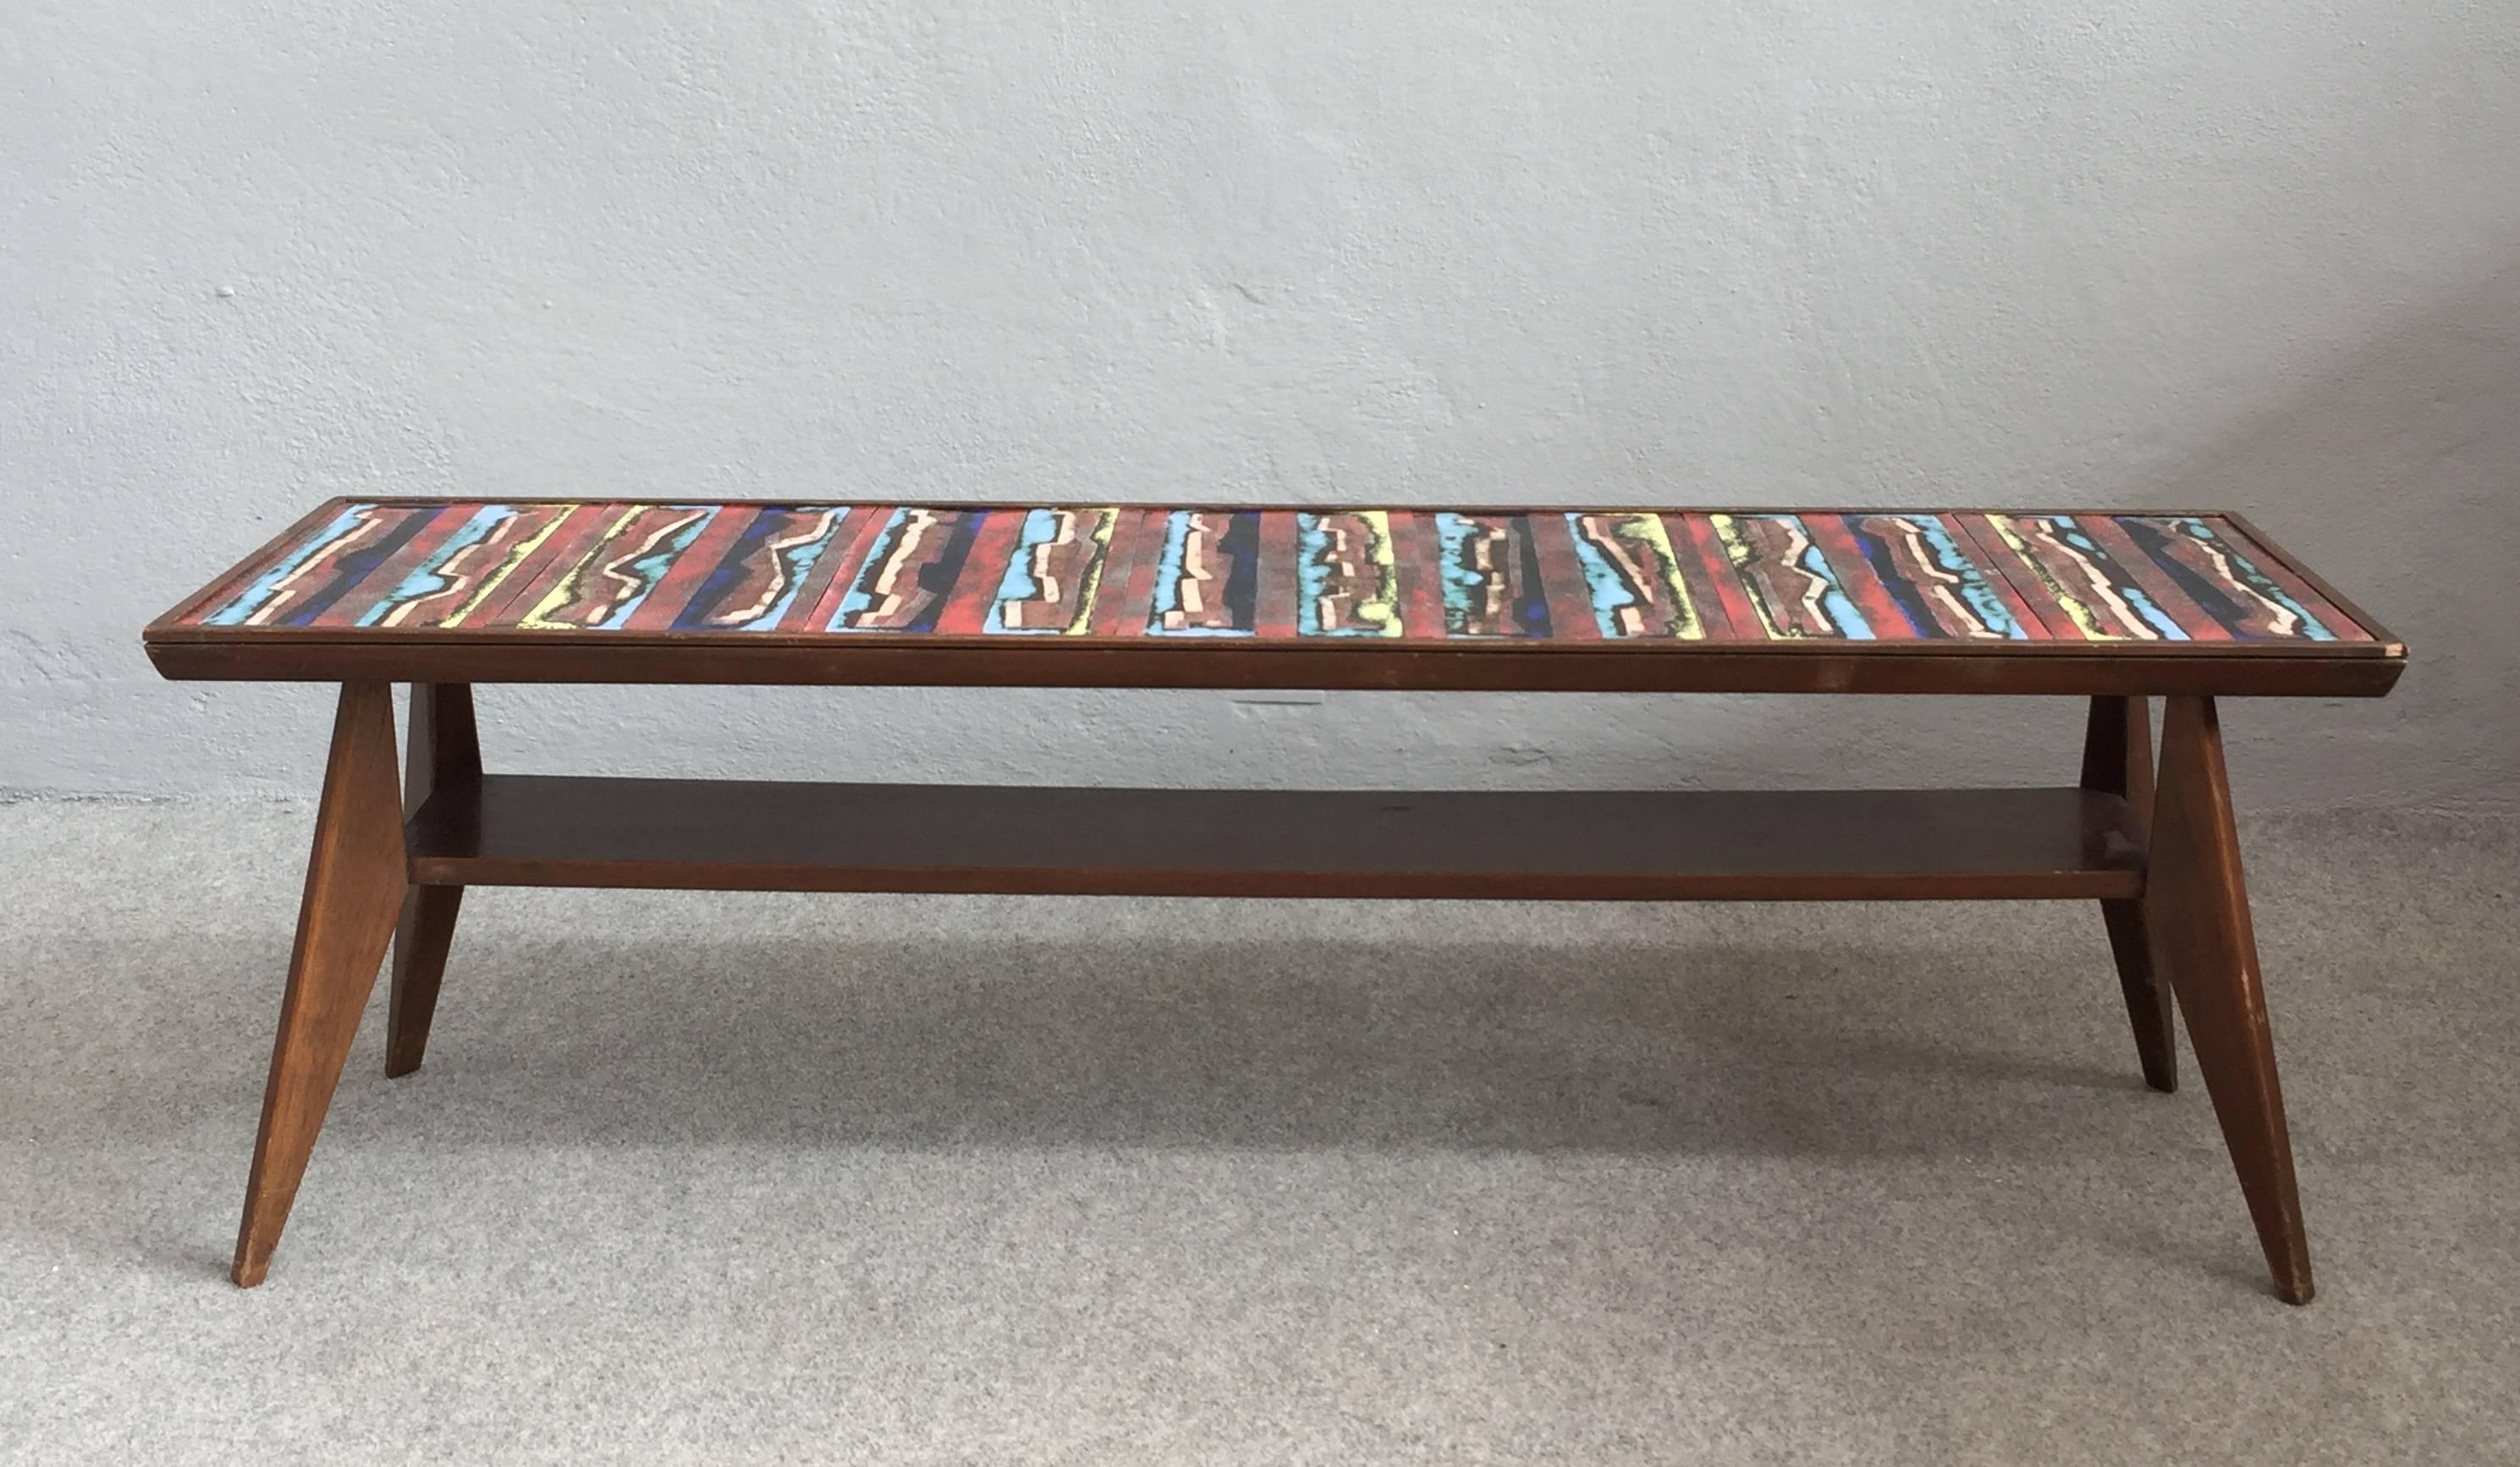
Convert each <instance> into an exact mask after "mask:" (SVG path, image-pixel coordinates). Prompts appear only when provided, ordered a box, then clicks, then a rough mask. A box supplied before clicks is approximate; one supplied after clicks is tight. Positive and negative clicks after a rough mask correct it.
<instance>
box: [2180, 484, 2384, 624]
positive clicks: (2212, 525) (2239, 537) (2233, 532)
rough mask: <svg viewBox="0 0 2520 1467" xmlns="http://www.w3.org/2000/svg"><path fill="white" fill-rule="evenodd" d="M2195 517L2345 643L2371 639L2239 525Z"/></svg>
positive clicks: (2226, 520)
mask: <svg viewBox="0 0 2520 1467" xmlns="http://www.w3.org/2000/svg"><path fill="white" fill-rule="evenodd" d="M2195 517H2196V518H2198V519H2200V520H2202V521H2204V524H2205V527H2206V528H2207V529H2210V530H2212V531H2213V532H2214V536H2215V538H2216V539H2218V540H2220V541H2222V542H2223V544H2224V545H2225V546H2227V547H2228V548H2229V549H2230V551H2231V552H2232V553H2233V554H2235V555H2237V556H2240V557H2241V558H2243V559H2245V560H2247V561H2248V562H2249V563H2250V564H2251V565H2254V566H2256V567H2257V569H2258V574H2260V575H2262V576H2265V577H2266V578H2267V579H2268V580H2270V581H2273V582H2274V583H2275V584H2276V585H2278V586H2280V587H2282V588H2283V590H2284V594H2285V595H2287V596H2289V597H2291V598H2292V599H2293V600H2296V601H2299V602H2300V603H2301V605H2302V607H2303V609H2305V610H2307V611H2309V612H2310V614H2311V615H2313V616H2316V617H2318V619H2319V621H2320V623H2321V624H2323V625H2324V626H2325V627H2326V628H2327V630H2329V631H2331V632H2333V633H2335V634H2336V635H2337V636H2338V637H2340V638H2342V639H2344V640H2346V641H2348V642H2370V641H2373V640H2374V639H2373V638H2372V636H2371V633H2370V629H2368V628H2366V627H2364V626H2363V624H2362V623H2361V622H2359V621H2356V620H2355V619H2354V618H2353V617H2351V616H2348V615H2346V614H2345V608H2344V607H2342V606H2339V605H2337V604H2336V603H2335V602H2334V601H2331V600H2328V599H2327V598H2325V597H2323V596H2321V595H2319V594H2318V592H2317V591H2314V590H2312V589H2311V585H2310V583H2309V582H2308V581H2305V580H2303V579H2302V578H2301V577H2299V576H2297V575H2295V574H2293V573H2292V571H2291V569H2290V568H2288V567H2287V566H2286V565H2285V564H2284V563H2283V562H2282V561H2281V560H2278V559H2276V558H2275V556H2274V555H2273V552H2271V551H2269V550H2268V549H2267V548H2266V547H2265V546H2263V545H2260V544H2259V543H2258V542H2256V541H2254V540H2252V539H2250V538H2249V537H2248V536H2246V535H2243V534H2241V533H2240V531H2239V527H2238V526H2236V525H2234V524H2232V523H2231V522H2230V521H2229V520H2228V519H2225V518H2223V517H2221V516H2220V515H2209V514H2200V515H2197V516H2195ZM2169 533H2171V534H2173V535H2177V534H2181V533H2183V531H2181V530H2179V529H2178V528H2177V527H2175V526H2173V527H2171V528H2170V530H2169Z"/></svg>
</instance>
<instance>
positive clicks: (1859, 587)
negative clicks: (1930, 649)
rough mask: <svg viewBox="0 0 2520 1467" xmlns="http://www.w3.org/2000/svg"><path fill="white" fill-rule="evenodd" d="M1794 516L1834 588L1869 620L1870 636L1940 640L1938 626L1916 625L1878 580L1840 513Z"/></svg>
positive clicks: (1897, 639) (1903, 640)
mask: <svg viewBox="0 0 2520 1467" xmlns="http://www.w3.org/2000/svg"><path fill="white" fill-rule="evenodd" d="M1798 517H1799V518H1800V519H1801V520H1802V522H1803V529H1804V530H1805V531H1806V532H1807V533H1809V534H1810V536H1811V538H1812V544H1814V545H1816V546H1819V547H1820V555H1821V558H1822V559H1823V560H1824V561H1826V562H1827V563H1828V568H1829V571H1830V573H1831V574H1833V575H1834V576H1835V577H1836V579H1837V589H1838V590H1839V591H1840V592H1842V593H1844V594H1845V596H1846V599H1847V600H1851V601H1853V602H1855V608H1856V609H1857V610H1859V611H1861V612H1863V613H1864V619H1865V620H1866V621H1867V622H1869V623H1870V624H1871V626H1872V636H1873V638H1874V640H1876V641H1888V642H1919V641H1925V640H1928V639H1931V640H1934V641H1941V640H1942V629H1941V628H1939V627H1935V628H1931V629H1928V628H1924V627H1919V626H1917V625H1915V624H1914V623H1913V622H1912V621H1910V620H1909V619H1908V608H1907V607H1905V606H1902V605H1900V604H1899V599H1898V598H1897V597H1895V596H1892V595H1891V594H1890V588H1889V587H1887V586H1885V585H1883V584H1881V575H1880V573H1879V572H1878V571H1876V570H1874V569H1873V568H1872V562H1871V561H1870V560H1868V559H1867V558H1866V557H1865V555H1864V548H1863V547H1862V546H1859V545H1857V544H1856V543H1855V535H1854V533H1853V532H1852V531H1850V530H1849V529H1847V527H1846V520H1845V518H1844V517H1843V516H1840V515H1836V514H1805V515H1801V516H1798Z"/></svg>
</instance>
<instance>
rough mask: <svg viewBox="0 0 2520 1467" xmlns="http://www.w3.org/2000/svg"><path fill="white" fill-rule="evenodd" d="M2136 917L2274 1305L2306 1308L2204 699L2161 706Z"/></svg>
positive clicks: (2280, 1115)
mask: <svg viewBox="0 0 2520 1467" xmlns="http://www.w3.org/2000/svg"><path fill="white" fill-rule="evenodd" d="M2143 913H2144V918H2145V920H2146V922H2147V923H2148V924H2149V925H2150V927H2151V930H2152V944H2153V956H2154V960H2155V962H2156V963H2157V964H2158V965H2159V967H2160V968H2161V970H2162V971H2164V972H2166V973H2167V974H2168V975H2169V977H2170V982H2171V985H2172V987H2173V988H2174V989H2175V990H2176V991H2177V992H2178V995H2179V1006H2180V1008H2181V1009H2182V1010H2183V1011H2184V1012H2185V1013H2186V1015H2187V1038H2188V1042H2189V1044H2191V1045H2193V1046H2194V1047H2195V1050H2196V1068H2197V1070H2198V1071H2199V1072H2200V1073H2201V1074H2203V1076H2204V1077H2205V1089H2206V1091H2207V1092H2208V1093H2209V1094H2211V1095H2212V1096H2213V1097H2214V1113H2215V1115H2216V1116H2217V1117H2218V1118H2220V1120H2221V1121H2222V1123H2223V1139H2224V1141H2225V1143H2226V1144H2228V1146H2229V1147H2230V1151H2231V1162H2232V1165H2233V1166H2234V1167H2235V1168H2237V1169H2238V1171H2239V1174H2240V1190H2241V1191H2242V1192H2243V1193H2245V1194H2246V1195H2247V1197H2248V1200H2249V1215H2250V1217H2251V1218H2252V1219H2253V1220H2254V1221H2255V1222H2256V1223H2257V1228H2258V1241H2259V1243H2260V1244H2261V1245H2263V1246H2264V1248H2265V1249H2266V1255H2267V1265H2268V1267H2270V1268H2271V1269H2273V1273H2274V1285H2275V1293H2276V1295H2277V1296H2278V1297H2280V1298H2282V1299H2283V1300H2284V1301H2285V1302H2286V1303H2288V1304H2308V1303H2309V1302H2310V1298H2311V1294H2312V1292H2313V1285H2312V1282H2311V1275H2310V1240H2309V1237H2308V1234H2307V1232H2306V1230H2305V1229H2304V1227H2303V1225H2302V1220H2301V1189H2300V1183H2299V1182H2298V1181H2297V1180H2296V1179H2295V1178H2294V1175H2293V1164H2292V1138H2291V1135H2290V1133H2289V1132H2288V1131H2287V1130H2286V1128H2285V1125H2284V1108H2283V1090H2282V1088H2281V1086H2280V1085H2279V1084H2278V1083H2277V1081H2276V1078H2275V1050H2274V1036H2273V1031H2272V1029H2271V1028H2270V1027H2269V1025H2268V1022H2267V1000H2266V990H2265V985H2264V982H2263V981H2262V979H2261V978H2260V976H2259V972H2258V945H2257V937H2256V934H2255V933H2254V932H2253V931H2252V930H2251V928H2250V924H2249V896H2248V888H2247V884H2246V883H2245V882H2244V881H2243V880H2242V877H2241V873H2240V844H2239V835H2238V832H2237V830H2236V828H2235V827H2234V825H2233V823H2232V814H2231V787H2230V779H2229V776H2228V773H2227V771H2226V770H2225V767H2224V763H2223V733H2222V724H2221V720H2220V718H2219V717H2218V715H2217V714H2216V711H2215V707H2214V700H2213V699H2211V698H2202V697H2178V698H2172V699H2171V700H2170V706H2169V711H2168V713H2167V715H2166V716H2165V718H2164V720H2163V725H2162V736H2161V787H2160V791H2159V795H2158V799H2157V803H2156V805H2155V814H2154V822H2153V833H2152V870H2151V875H2150V878H2149V885H2148V887H2147V889H2146V892H2145V895H2144V899H2143Z"/></svg>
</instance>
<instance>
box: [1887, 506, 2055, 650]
mask: <svg viewBox="0 0 2520 1467" xmlns="http://www.w3.org/2000/svg"><path fill="white" fill-rule="evenodd" d="M1882 512H1883V514H1884V515H1885V517H1888V518H1893V519H1913V518H1916V517H1917V516H1915V515H1911V514H1901V513H1899V512H1897V511H1882ZM1925 517H1927V518H1931V519H1933V520H1934V521H1935V522H1936V523H1938V524H1940V525H1941V526H1942V527H1943V533H1944V534H1946V535H1949V536H1951V537H1952V545H1953V546H1954V548H1956V549H1957V550H1958V551H1959V553H1960V556H1961V557H1962V558H1963V559H1965V560H1967V561H1968V563H1969V566H1970V568H1971V569H1973V570H1975V571H1976V572H1977V578H1978V579H1979V580H1980V581H1983V582H1985V583H1986V586H1987V589H1988V590H1990V591H1993V592H1994V593H1995V596H1996V600H2000V601H2002V602H2003V609H2004V610H2006V611H2009V612H2011V613H2012V619H2013V621H2014V622H2015V623H2016V624H2017V625H2019V626H2020V628H2021V630H2022V631H2023V633H2025V634H2026V635H2027V636H2028V637H2029V639H2030V640H2031V641H2032V642H2053V641H2055V640H2056V634H2055V632H2054V631H2052V630H2050V629H2049V627H2048V623H2047V622H2045V621H2043V620H2041V619H2040V616H2039V613H2038V612H2036V611H2033V610H2032V609H2030V602H2029V601H2027V600H2023V599H2022V595H2021V591H2020V588H2018V587H2016V586H2014V585H2013V584H2012V578H2011V577H2010V576H2008V575H2005V574H2004V573H2003V566H2002V565H2000V564H1998V563H1997V562H1996V560H1995V557H1994V556H1991V555H1989V554H1988V553H1987V549H1986V547H1984V546H1982V545H1980V544H1978V543H1977V537H1976V536H1974V535H1972V534H1970V533H1969V528H1968V526H1967V525H1964V524H1962V523H1960V518H1959V516H1958V515H1957V514H1942V515H1928V516H1925Z"/></svg>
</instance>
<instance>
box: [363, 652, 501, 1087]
mask: <svg viewBox="0 0 2520 1467" xmlns="http://www.w3.org/2000/svg"><path fill="white" fill-rule="evenodd" d="M405 764H406V773H405V775H404V777H403V812H404V814H405V815H414V814H417V813H419V810H420V807H421V806H422V805H424V804H427V801H428V797H429V796H430V795H432V794H434V793H436V792H437V791H438V790H439V789H442V788H445V787H447V786H450V785H453V784H458V783H462V782H465V781H471V782H472V783H476V784H477V783H478V782H479V781H480V778H481V735H480V733H479V731H478V727H477V725H476V723H475V720H474V717H473V712H472V689H471V688H468V687H465V686H462V685H460V684H451V685H434V684H427V683H423V684H418V685H415V686H414V687H413V689H411V752H410V756H409V758H408V759H407V760H406V761H405ZM463 907H464V888H462V887H460V886H415V887H413V888H412V889H411V892H410V894H409V895H408V896H406V897H405V898H404V899H403V908H402V919H401V921H400V922H399V923H398V924H397V925H396V926H395V928H394V943H393V989H392V996H391V1000H390V1002H389V1004H388V1007H387V1019H386V1028H385V1074H386V1075H387V1076H389V1077H392V1078H396V1079H399V1078H400V1077H402V1076H405V1075H408V1074H410V1073H412V1072H413V1071H414V1070H417V1069H419V1068H420V1062H421V1060H422V1059H423V1058H424V1057H425V1056H426V1055H427V1052H428V1027H429V1023H430V1021H431V1020H432V1019H434V1018H435V1017H436V1015H437V990H438V986H439V984H441V983H442V982H443V981H444V980H445V977H446V954H447V950H448V948H449V947H451V946H452V945H453V943H454V941H455V918H456V916H457V914H458V913H459V912H461V911H462V910H463Z"/></svg>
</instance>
